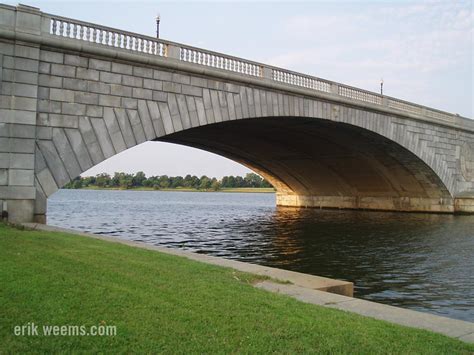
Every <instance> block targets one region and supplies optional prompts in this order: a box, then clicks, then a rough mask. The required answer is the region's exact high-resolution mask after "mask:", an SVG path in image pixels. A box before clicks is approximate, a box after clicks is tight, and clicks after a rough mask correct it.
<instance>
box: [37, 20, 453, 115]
mask: <svg viewBox="0 0 474 355" xmlns="http://www.w3.org/2000/svg"><path fill="white" fill-rule="evenodd" d="M43 17H44V19H43V23H45V24H46V25H45V27H46V28H47V30H46V33H43V35H50V36H59V37H64V38H65V39H66V38H67V39H72V40H78V41H87V42H90V43H94V44H97V45H103V46H108V47H114V48H117V50H127V51H132V52H139V53H142V54H143V55H152V56H160V57H163V58H169V59H175V60H179V61H182V62H186V63H190V64H193V65H201V66H206V67H209V68H213V69H217V70H224V71H230V72H233V73H236V74H241V75H244V76H250V77H255V78H259V79H261V80H271V81H274V82H277V83H279V84H283V85H288V86H296V87H301V88H305V89H310V90H315V91H319V92H323V93H327V94H331V95H337V96H340V97H344V98H348V99H351V100H355V101H359V102H364V103H369V104H373V105H379V106H386V107H389V108H391V109H395V110H399V111H402V112H406V113H410V114H415V115H424V116H427V117H429V118H431V119H434V120H441V121H444V122H453V121H454V119H455V117H456V115H454V114H450V113H447V112H443V111H439V110H434V109H431V108H428V107H424V106H421V105H417V104H414V103H410V102H407V101H403V100H399V99H395V98H391V97H388V96H384V95H380V94H377V93H374V92H370V91H366V90H362V89H358V88H355V87H351V86H347V85H344V84H340V83H336V82H332V81H329V80H324V79H320V78H317V77H313V76H309V75H305V74H300V73H295V72H292V71H289V70H285V69H281V68H276V67H272V66H269V65H265V64H261V63H257V62H253V61H249V60H245V59H242V58H237V57H232V56H229V55H225V54H222V53H216V52H213V51H208V50H205V49H201V48H195V47H191V46H186V45H183V44H179V43H174V42H170V41H165V40H162V39H157V38H154V37H150V36H145V35H140V34H136V33H132V32H127V31H122V30H118V29H114V28H110V27H105V26H101V25H97V24H92V23H87V22H82V21H78V20H74V19H69V18H65V17H60V16H55V15H49V14H43ZM266 73H268V74H266Z"/></svg>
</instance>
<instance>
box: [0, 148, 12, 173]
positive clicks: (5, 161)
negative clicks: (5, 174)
mask: <svg viewBox="0 0 474 355" xmlns="http://www.w3.org/2000/svg"><path fill="white" fill-rule="evenodd" d="M8 168H10V153H9V152H6V153H0V169H8Z"/></svg>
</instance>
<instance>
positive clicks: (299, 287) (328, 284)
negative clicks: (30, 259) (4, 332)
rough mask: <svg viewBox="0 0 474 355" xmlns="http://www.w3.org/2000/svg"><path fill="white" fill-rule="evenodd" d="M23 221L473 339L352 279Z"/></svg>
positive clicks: (470, 329) (459, 326) (466, 329)
mask: <svg viewBox="0 0 474 355" xmlns="http://www.w3.org/2000/svg"><path fill="white" fill-rule="evenodd" d="M22 225H23V226H24V227H26V228H28V229H33V230H42V231H51V232H64V233H69V234H75V235H80V236H85V237H89V238H94V239H100V240H104V241H108V242H113V243H119V244H124V245H128V246H132V247H136V248H141V249H147V250H154V251H159V252H162V253H165V254H170V255H176V256H181V257H185V258H188V259H191V260H195V261H200V262H204V263H207V264H212V265H217V266H223V267H229V268H232V269H235V270H238V271H243V272H248V273H252V274H257V275H262V276H268V277H270V278H273V279H276V280H279V281H284V282H290V283H291V284H279V283H276V282H272V281H262V282H259V283H257V284H256V285H255V287H257V288H259V289H263V290H266V291H269V292H275V293H279V294H284V295H287V296H290V297H293V298H295V299H297V300H299V301H301V302H305V303H310V304H315V305H319V306H324V307H329V308H335V309H339V310H342V311H347V312H352V313H357V314H360V315H362V316H366V317H371V318H374V319H379V320H384V321H387V322H390V323H395V324H399V325H403V326H407V327H413V328H418V329H424V330H429V331H432V332H435V333H440V334H443V335H446V336H449V337H452V338H457V339H459V340H462V341H465V342H467V343H474V323H471V322H466V321H462V320H457V319H451V318H447V317H442V316H437V315H433V314H429V313H423V312H417V311H412V310H409V309H404V308H400V307H393V306H389V305H384V304H380V303H376V302H371V301H366V300H362V299H357V298H352V292H353V284H352V283H351V282H346V281H339V280H333V279H329V278H325V277H319V276H313V275H307V274H302V273H298V272H293V271H286V270H281V269H277V268H272V267H266V266H261V265H255V264H250V263H244V262H240V261H234V260H227V259H223V258H218V257H214V256H209V255H204V254H197V253H193V252H189V251H183V250H176V249H170V248H164V247H157V246H154V245H149V244H145V243H139V242H134V241H129V240H124V239H119V238H116V237H111V236H105V235H97V234H92V233H83V232H78V231H75V230H70V229H65V228H59V227H53V226H48V225H44V224H36V223H23V224H22ZM330 292H333V293H330ZM348 296H350V297H348Z"/></svg>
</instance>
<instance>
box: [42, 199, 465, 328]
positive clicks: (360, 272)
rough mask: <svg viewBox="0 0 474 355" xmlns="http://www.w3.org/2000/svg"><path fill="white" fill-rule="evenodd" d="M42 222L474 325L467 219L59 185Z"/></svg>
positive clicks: (262, 200)
mask: <svg viewBox="0 0 474 355" xmlns="http://www.w3.org/2000/svg"><path fill="white" fill-rule="evenodd" d="M48 224H51V225H55V226H61V227H66V228H72V229H76V230H81V231H87V232H92V233H102V234H108V235H114V236H117V237H119V238H123V239H130V240H136V241H141V242H145V243H150V244H154V245H161V246H167V247H172V248H182V249H187V250H192V251H196V252H199V253H205V254H211V255H216V256H221V257H225V258H229V259H236V260H242V261H248V262H252V263H257V264H261V265H268V266H274V267H278V268H282V269H288V270H293V271H299V272H303V273H308V274H314V275H319V276H325V277H330V278H336V279H341V280H348V281H352V282H354V284H355V297H359V298H363V299H367V300H372V301H376V302H381V303H386V304H390V305H394V306H401V307H405V308H410V309H414V310H419V311H424V312H430V313H435V314H439V315H444V316H448V317H451V318H457V319H463V320H467V321H471V322H474V216H452V215H434V214H408V213H387V212H365V211H337V210H317V209H294V208H280V207H278V208H277V207H275V196H274V195H273V194H263V193H223V192H218V193H211V192H209V193H202V192H201V193H200V192H162V191H92V190H60V191H58V192H57V193H56V194H54V195H53V196H52V197H51V198H50V199H49V200H48Z"/></svg>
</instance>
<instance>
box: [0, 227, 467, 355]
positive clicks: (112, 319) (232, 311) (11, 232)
mask: <svg viewBox="0 0 474 355" xmlns="http://www.w3.org/2000/svg"><path fill="white" fill-rule="evenodd" d="M256 280H257V276H253V275H249V274H243V273H240V272H235V271H233V270H231V269H226V268H220V267H216V266H211V265H207V264H202V263H199V262H194V261H190V260H188V259H185V258H180V257H176V256H171V255H166V254H162V253H158V252H154V251H149V250H143V249H139V248H133V247H129V246H125V245H120V244H115V243H110V242H105V241H100V240H95V239H91V238H87V237H80V236H76V235H70V234H64V233H51V232H40V231H23V230H18V229H14V228H11V227H7V226H5V225H2V224H0V353H22V352H27V351H34V352H40V353H44V352H47V353H51V352H66V353H70V352H87V353H92V352H106V353H119V352H120V353H131V352H153V353H156V352H165V353H215V352H219V353H229V352H233V353H235V352H243V353H270V352H278V353H290V354H294V353H309V352H323V353H341V352H342V353H354V352H355V353H400V354H413V353H427V354H433V353H445V354H453V353H465V354H469V353H472V352H473V351H474V346H471V345H468V344H466V343H462V342H460V341H457V340H454V339H450V338H447V337H444V336H442V335H438V334H435V333H430V332H427V331H422V330H415V329H410V328H405V327H401V326H397V325H392V324H389V323H386V322H382V321H377V320H373V319H369V318H365V317H362V316H358V315H355V314H351V313H345V312H342V311H338V310H334V309H327V308H323V307H317V306H314V305H309V304H304V303H301V302H298V301H296V300H294V299H292V298H289V297H286V296H282V295H277V294H272V293H268V292H265V291H263V290H259V289H256V288H254V287H253V286H252V285H251V284H252V282H255V281H256ZM28 322H34V323H35V324H37V325H40V326H42V325H79V326H80V325H85V326H92V325H98V324H106V325H115V326H116V327H117V335H116V336H113V337H108V336H103V337H99V336H97V337H92V336H16V335H14V327H15V326H17V325H24V324H27V323H28Z"/></svg>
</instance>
